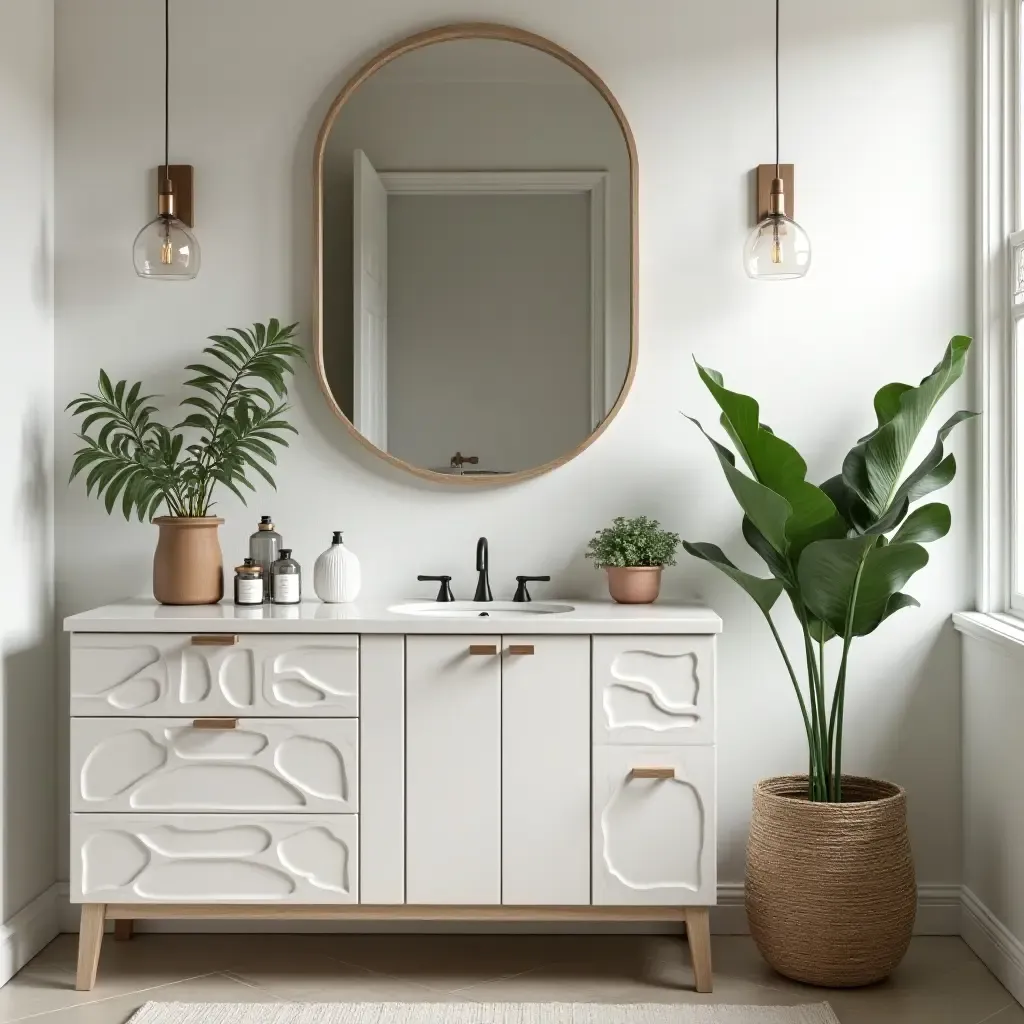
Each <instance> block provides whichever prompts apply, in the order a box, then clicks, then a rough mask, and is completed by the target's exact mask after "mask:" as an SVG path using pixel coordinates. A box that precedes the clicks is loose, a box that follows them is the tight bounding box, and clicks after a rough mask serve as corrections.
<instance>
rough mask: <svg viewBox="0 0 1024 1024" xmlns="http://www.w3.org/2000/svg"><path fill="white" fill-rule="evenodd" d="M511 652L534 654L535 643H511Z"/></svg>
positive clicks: (509, 650)
mask: <svg viewBox="0 0 1024 1024" xmlns="http://www.w3.org/2000/svg"><path fill="white" fill-rule="evenodd" d="M508 653H509V654H533V644H509V645H508Z"/></svg>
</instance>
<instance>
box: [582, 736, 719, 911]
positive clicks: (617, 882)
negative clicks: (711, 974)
mask: <svg viewBox="0 0 1024 1024" xmlns="http://www.w3.org/2000/svg"><path fill="white" fill-rule="evenodd" d="M644 772H646V773H648V774H660V775H661V776H662V777H660V778H644V777H642V775H643V773H644ZM665 776H667V777H665ZM592 822H593V843H592V855H593V858H594V864H593V886H594V891H593V898H594V903H595V904H597V905H602V906H632V905H637V904H640V905H652V904H653V905H657V906H701V905H704V904H707V905H711V904H714V902H715V899H716V865H715V748H714V747H665V746H658V747H629V746H616V747H595V748H594V806H593V815H592Z"/></svg>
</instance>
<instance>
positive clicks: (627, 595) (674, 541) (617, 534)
mask: <svg viewBox="0 0 1024 1024" xmlns="http://www.w3.org/2000/svg"><path fill="white" fill-rule="evenodd" d="M677 547H679V534H678V533H671V532H669V531H668V530H663V529H662V528H661V523H659V522H658V520H657V519H648V518H647V516H635V517H634V518H632V519H626V518H625V517H624V516H616V518H615V519H613V520H612V525H611V526H606V527H605V528H604V529H603V530H598V531H597V533H595V534H594V536H593V537H592V538H591V539H590V544H589V545H588V546H587V552H586V555H587V558H592V559H593V560H594V565H595V566H597V568H598V569H604V571H605V573H607V575H608V593H609V594H610V595H611V597H612V600H613V601H617V602H618V603H619V604H651V603H652V602H653V601H655V600H656V599H657V597H658V594H660V593H661V571H662V569H663V568H664V567H665V566H666V565H675V564H676V559H675V554H676V548H677Z"/></svg>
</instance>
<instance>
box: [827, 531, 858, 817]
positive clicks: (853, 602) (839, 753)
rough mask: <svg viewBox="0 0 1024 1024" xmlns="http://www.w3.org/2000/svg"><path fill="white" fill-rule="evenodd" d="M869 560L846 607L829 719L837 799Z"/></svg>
mask: <svg viewBox="0 0 1024 1024" xmlns="http://www.w3.org/2000/svg"><path fill="white" fill-rule="evenodd" d="M866 562H867V552H866V551H865V552H864V554H863V555H862V556H861V559H860V564H859V565H858V566H857V575H856V576H855V577H854V579H853V591H852V593H851V594H850V604H849V607H848V608H847V609H846V628H845V629H844V630H843V634H844V635H843V656H842V658H841V659H840V662H839V677H838V678H837V679H836V693H835V697H834V698H833V701H832V714H831V716H830V720H829V726H828V737H829V760H830V761H832V759H833V742H834V744H835V746H834V750H835V754H834V759H835V760H834V768H833V770H834V772H835V780H836V793H835V797H836V801H837V802H841V801H842V799H843V708H844V706H845V704H846V663H847V658H848V657H849V654H850V644H851V643H852V642H853V617H854V613H855V612H856V609H857V594H858V592H859V591H860V580H861V576H863V574H864V566H865V564H866Z"/></svg>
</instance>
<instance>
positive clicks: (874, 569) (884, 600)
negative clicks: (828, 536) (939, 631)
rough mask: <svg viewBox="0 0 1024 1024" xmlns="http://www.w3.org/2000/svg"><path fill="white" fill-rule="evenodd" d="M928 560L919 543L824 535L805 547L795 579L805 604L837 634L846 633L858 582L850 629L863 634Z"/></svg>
mask: <svg viewBox="0 0 1024 1024" xmlns="http://www.w3.org/2000/svg"><path fill="white" fill-rule="evenodd" d="M927 564H928V552H927V551H925V549H924V548H923V547H921V545H920V544H905V543H900V544H884V543H881V544H880V542H879V539H878V538H877V537H848V538H846V539H844V540H820V541H815V543H813V544H810V545H808V547H807V549H806V550H805V551H804V554H803V558H801V559H800V565H799V568H798V570H797V578H798V581H799V584H800V593H801V595H802V596H803V599H804V601H805V603H806V605H807V607H808V608H809V609H810V610H811V612H812V613H813V614H814V615H815V616H816V617H817V618H819V619H822V620H823V621H824V622H826V623H827V624H828V625H829V626H830V627H831V628H832V629H833V630H834V631H835V632H836V633H837V634H838V635H839V636H846V620H847V616H848V614H849V609H850V605H851V603H852V602H853V594H854V588H855V586H856V588H857V599H856V604H855V606H854V612H853V630H852V632H853V635H855V636H861V635H863V634H865V633H870V632H871V630H873V629H874V628H875V627H876V626H877V625H878V624H879V622H881V621H882V619H883V618H884V617H885V615H886V607H887V605H888V603H889V601H890V600H891V599H892V597H893V595H894V594H896V593H898V592H899V591H900V590H901V589H902V587H903V585H904V584H905V583H906V582H907V580H909V579H910V577H911V576H913V574H914V573H915V572H917V571H918V569H922V568H924V566H925V565H927ZM858 573H859V577H860V578H859V585H858Z"/></svg>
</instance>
